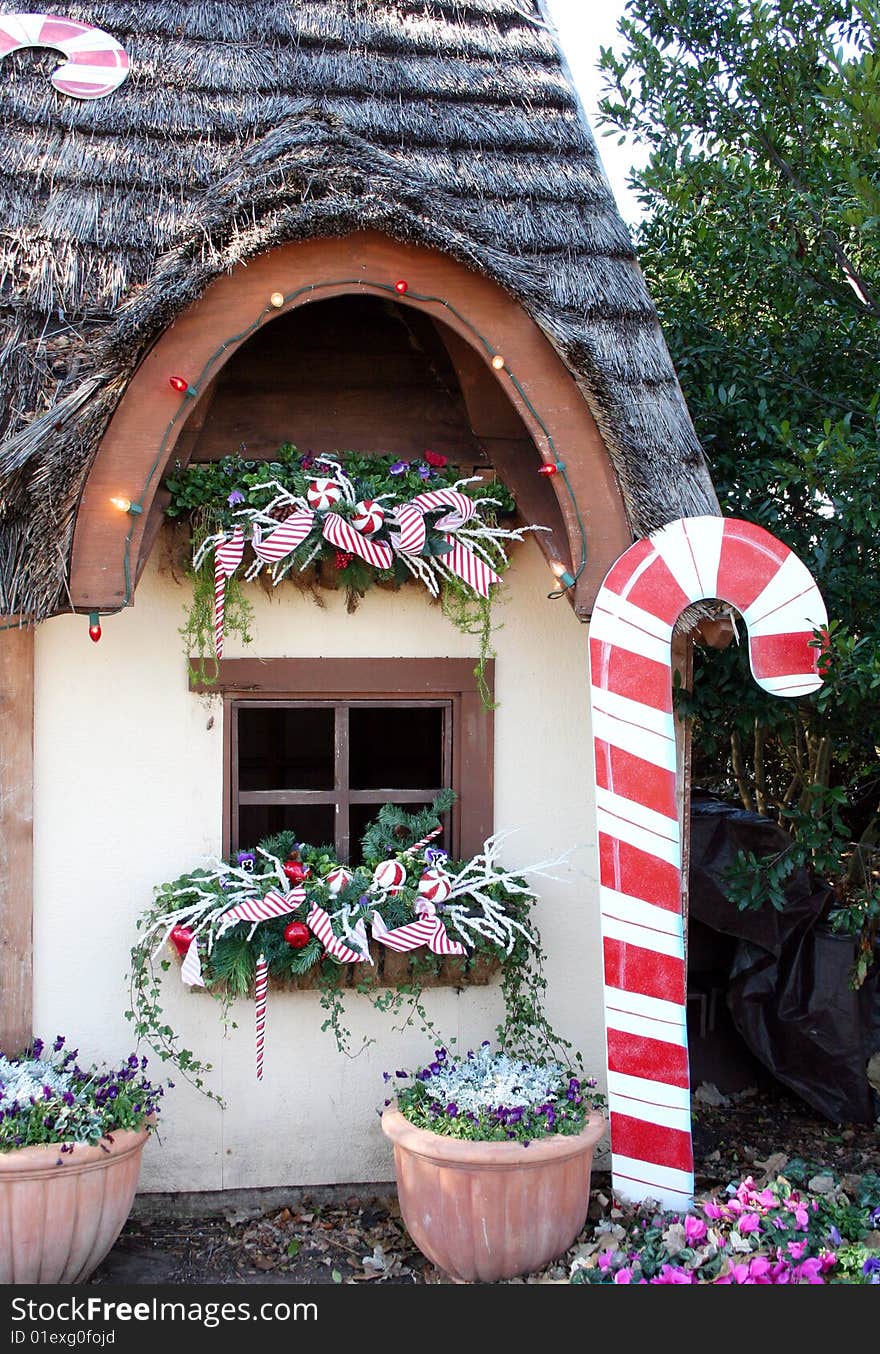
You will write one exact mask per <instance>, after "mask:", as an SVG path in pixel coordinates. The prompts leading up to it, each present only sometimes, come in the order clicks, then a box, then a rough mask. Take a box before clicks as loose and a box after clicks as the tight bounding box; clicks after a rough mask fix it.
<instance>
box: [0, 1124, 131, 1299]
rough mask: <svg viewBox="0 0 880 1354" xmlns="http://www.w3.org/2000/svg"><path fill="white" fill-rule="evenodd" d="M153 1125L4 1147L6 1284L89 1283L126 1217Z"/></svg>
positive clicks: (2, 1277) (0, 1212)
mask: <svg viewBox="0 0 880 1354" xmlns="http://www.w3.org/2000/svg"><path fill="white" fill-rule="evenodd" d="M148 1137H149V1129H148V1128H147V1127H146V1126H145V1127H144V1128H142V1129H119V1130H118V1131H117V1132H114V1133H113V1135H112V1140H110V1139H108V1138H105V1139H104V1140H103V1142H102V1143H99V1144H98V1145H96V1146H94V1147H93V1146H90V1145H88V1144H84V1143H75V1144H74V1146H73V1150H72V1151H70V1152H65V1153H63V1154H62V1153H61V1152H60V1151H59V1146H58V1144H57V1143H41V1144H40V1145H39V1146H36V1147H19V1148H16V1150H14V1151H12V1152H0V1238H2V1244H0V1284H66V1283H82V1282H83V1281H84V1280H85V1279H87V1278H88V1277H89V1275H90V1274H91V1273H92V1272H93V1270H95V1269H97V1267H98V1265H99V1264H100V1263H101V1261H102V1260H103V1259H104V1256H105V1255H106V1254H107V1252H108V1251H109V1250H110V1248H111V1246H112V1245H113V1243H114V1242H115V1240H116V1238H117V1237H118V1236H119V1233H120V1232H121V1231H122V1228H123V1226H124V1224H125V1220H126V1218H127V1217H128V1214H129V1212H130V1210H131V1205H132V1200H133V1199H134V1195H135V1190H136V1189H137V1183H138V1177H139V1175H140V1168H141V1157H142V1155H143V1150H144V1144H145V1142H146V1141H147V1138H148Z"/></svg>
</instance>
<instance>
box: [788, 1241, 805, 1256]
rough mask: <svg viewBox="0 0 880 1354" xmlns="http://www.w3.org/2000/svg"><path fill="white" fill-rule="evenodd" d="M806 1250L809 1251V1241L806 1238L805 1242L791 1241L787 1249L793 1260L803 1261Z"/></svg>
mask: <svg viewBox="0 0 880 1354" xmlns="http://www.w3.org/2000/svg"><path fill="white" fill-rule="evenodd" d="M806 1249H807V1239H806V1237H805V1238H804V1240H803V1241H789V1243H788V1245H787V1247H786V1250H787V1251H788V1253H789V1255H790V1256H791V1258H792V1260H803V1258H804V1251H805V1250H806Z"/></svg>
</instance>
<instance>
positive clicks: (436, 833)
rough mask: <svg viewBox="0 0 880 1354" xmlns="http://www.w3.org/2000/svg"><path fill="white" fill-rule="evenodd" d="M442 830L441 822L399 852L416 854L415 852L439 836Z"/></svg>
mask: <svg viewBox="0 0 880 1354" xmlns="http://www.w3.org/2000/svg"><path fill="white" fill-rule="evenodd" d="M442 831H443V824H442V823H441V824H439V825H438V826H437V827H435V828H432V829H431V831H430V832H429V833H428V835H427V836H426V837H422V838H421V840H420V841H417V842H413V844H412V846H408V847H407V848H406V850H405V851H403V852H402V853H401V854H402V855H404V856H414V855H417V853H418V852H419V851H421V850H422V849H423V848H424V847H426V846H430V844H431V842H432V841H433V840H434V838H435V837H439V836H440V833H441V832H442Z"/></svg>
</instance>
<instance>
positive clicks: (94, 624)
mask: <svg viewBox="0 0 880 1354" xmlns="http://www.w3.org/2000/svg"><path fill="white" fill-rule="evenodd" d="M100 638H101V621H100V619H99V617H98V613H97V611H93V612H92V614H91V615H90V616H89V639H90V640H91V641H92V643H93V644H97V642H98V640H99V639H100Z"/></svg>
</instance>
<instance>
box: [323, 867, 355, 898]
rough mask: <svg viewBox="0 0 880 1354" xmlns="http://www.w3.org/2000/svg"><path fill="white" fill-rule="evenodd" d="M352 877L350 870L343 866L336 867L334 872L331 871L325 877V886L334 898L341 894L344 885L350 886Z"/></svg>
mask: <svg viewBox="0 0 880 1354" xmlns="http://www.w3.org/2000/svg"><path fill="white" fill-rule="evenodd" d="M353 878H354V875H353V874H352V872H351V870H347V869H346V868H345V866H344V865H337V866H336V868H335V870H331V871H330V872H329V874H327V876H326V881H325V882H326V884H327V888H328V889H329V891H330V893H331V894H332V895H333V897H334V898H335V897H336V895H337V894H338V893H341V892H342V890H343V889H344V888H345V886H346V884H350V883H351V881H352V879H353Z"/></svg>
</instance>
